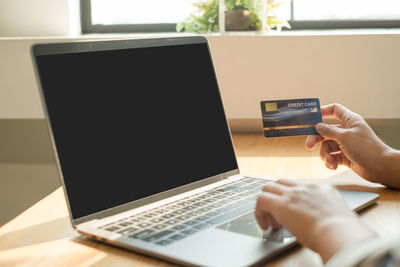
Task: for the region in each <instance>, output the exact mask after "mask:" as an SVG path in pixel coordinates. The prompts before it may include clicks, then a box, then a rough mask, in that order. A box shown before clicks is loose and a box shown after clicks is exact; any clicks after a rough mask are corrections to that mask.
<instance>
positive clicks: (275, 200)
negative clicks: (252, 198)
mask: <svg viewBox="0 0 400 267" xmlns="http://www.w3.org/2000/svg"><path fill="white" fill-rule="evenodd" d="M279 205H280V200H279V196H277V195H276V194H273V193H269V192H263V193H262V194H260V195H259V196H258V198H257V203H256V209H255V212H254V214H255V217H256V220H257V223H258V225H259V226H260V227H261V228H262V229H264V230H265V229H267V228H268V227H269V226H270V223H271V221H270V218H269V217H268V216H269V215H267V214H270V211H273V210H275V209H276V207H278V206H279ZM270 216H272V215H270ZM275 221H276V220H275Z"/></svg>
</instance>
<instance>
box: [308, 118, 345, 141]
mask: <svg viewBox="0 0 400 267" xmlns="http://www.w3.org/2000/svg"><path fill="white" fill-rule="evenodd" d="M315 130H317V132H318V133H319V134H320V135H321V136H322V137H324V138H326V139H332V140H335V141H339V139H340V136H341V134H342V133H343V129H341V128H339V127H336V126H335V125H332V124H326V123H322V122H321V123H318V124H317V125H315Z"/></svg>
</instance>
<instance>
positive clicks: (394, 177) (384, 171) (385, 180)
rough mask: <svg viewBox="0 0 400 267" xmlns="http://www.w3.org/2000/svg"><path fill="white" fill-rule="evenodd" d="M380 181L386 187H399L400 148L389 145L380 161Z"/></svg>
mask: <svg viewBox="0 0 400 267" xmlns="http://www.w3.org/2000/svg"><path fill="white" fill-rule="evenodd" d="M380 163H381V164H380V166H382V168H381V171H380V173H379V180H380V183H381V184H383V185H386V186H388V187H392V188H396V189H400V150H397V149H394V148H391V147H389V149H387V150H386V151H385V153H384V155H383V157H382V160H381V162H380Z"/></svg>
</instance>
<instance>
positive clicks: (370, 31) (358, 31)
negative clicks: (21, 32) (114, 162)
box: [0, 29, 400, 40]
mask: <svg viewBox="0 0 400 267" xmlns="http://www.w3.org/2000/svg"><path fill="white" fill-rule="evenodd" d="M399 34H400V29H337V30H331V29H330V30H285V31H281V32H275V31H271V32H248V31H243V32H226V33H223V34H221V33H205V34H201V35H204V36H210V37H218V36H220V37H229V36H234V37H237V36H243V37H249V36H251V37H254V36H281V37H282V36H351V35H353V36H354V35H399ZM192 35H197V34H195V33H177V32H164V33H90V34H81V35H59V36H27V37H0V40H19V39H23V40H26V39H35V40H38V39H39V40H40V39H98V38H126V37H128V38H140V37H171V36H192Z"/></svg>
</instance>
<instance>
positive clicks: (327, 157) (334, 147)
mask: <svg viewBox="0 0 400 267" xmlns="http://www.w3.org/2000/svg"><path fill="white" fill-rule="evenodd" d="M337 151H340V147H339V145H338V144H337V143H336V142H335V141H332V140H325V141H324V142H323V143H322V144H321V147H320V150H319V155H320V158H321V159H322V160H323V161H324V162H325V165H326V166H327V167H328V168H329V169H332V170H335V169H336V168H337V163H336V160H335V158H334V157H333V156H332V155H331V153H334V152H337Z"/></svg>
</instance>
